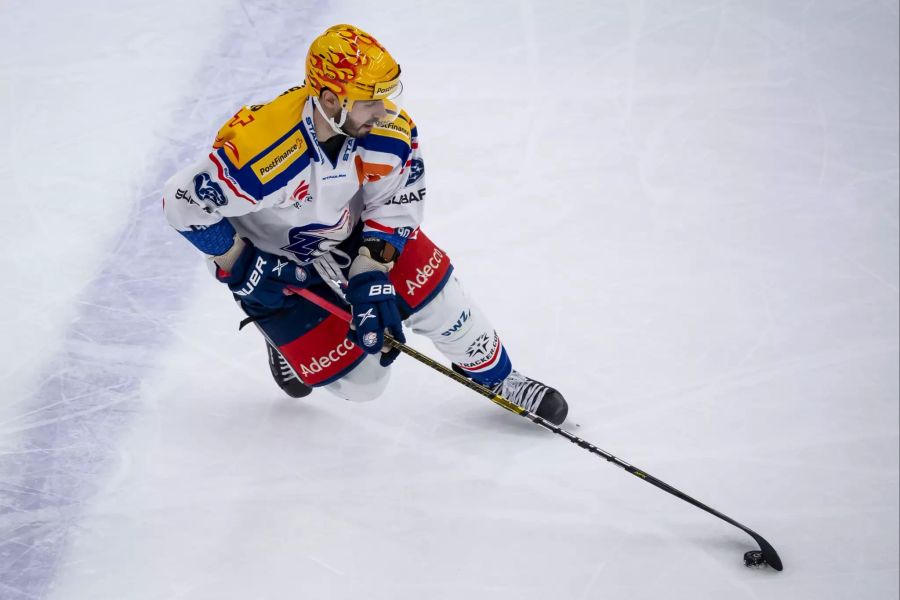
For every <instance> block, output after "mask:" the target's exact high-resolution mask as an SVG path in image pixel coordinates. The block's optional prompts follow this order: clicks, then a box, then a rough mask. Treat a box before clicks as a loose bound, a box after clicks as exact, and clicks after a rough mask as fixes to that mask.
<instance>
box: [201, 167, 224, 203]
mask: <svg viewBox="0 0 900 600" xmlns="http://www.w3.org/2000/svg"><path fill="white" fill-rule="evenodd" d="M194 193H196V194H197V197H198V198H200V199H201V200H205V201H207V202H212V203H213V204H215V205H216V206H225V205H226V204H228V198H226V197H225V193H224V192H222V188H221V186H219V184H218V183H216V182H215V181H213V180H212V179H211V178H210V176H209V175H207V174H206V173H197V175H195V176H194Z"/></svg>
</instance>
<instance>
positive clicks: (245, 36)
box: [0, 0, 326, 600]
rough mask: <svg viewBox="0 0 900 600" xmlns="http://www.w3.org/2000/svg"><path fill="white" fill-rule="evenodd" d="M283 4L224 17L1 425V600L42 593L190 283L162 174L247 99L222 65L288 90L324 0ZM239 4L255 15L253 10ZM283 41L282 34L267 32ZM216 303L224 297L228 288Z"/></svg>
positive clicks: (186, 250)
mask: <svg viewBox="0 0 900 600" xmlns="http://www.w3.org/2000/svg"><path fill="white" fill-rule="evenodd" d="M276 4H279V3H276ZM280 4H283V6H272V3H266V6H264V7H253V6H252V3H248V2H243V3H242V4H241V6H240V7H239V8H238V9H236V10H235V14H233V15H229V19H228V20H227V23H229V24H230V29H229V30H226V31H225V32H224V33H223V35H222V38H221V39H222V40H223V41H222V46H221V47H220V48H217V49H216V50H215V51H214V52H213V53H212V55H211V58H210V61H208V64H206V65H205V66H204V68H202V69H201V70H200V73H199V74H198V76H197V78H196V81H197V85H196V91H195V96H187V95H186V96H185V98H186V101H185V103H184V105H183V108H182V109H181V112H179V113H177V114H175V115H172V122H173V124H174V125H173V132H177V133H173V134H172V135H171V136H170V137H169V138H168V139H165V140H163V142H164V143H165V144H166V145H167V147H162V145H161V147H159V148H156V149H154V150H152V151H153V152H155V153H156V154H157V155H158V156H159V157H160V158H159V164H158V165H157V166H156V168H155V169H152V170H151V172H153V173H155V177H154V178H153V179H152V180H150V181H147V182H144V185H143V186H142V188H141V189H140V191H139V193H138V194H137V196H138V199H137V202H136V204H135V209H134V214H133V216H132V218H131V219H130V221H129V223H128V225H127V226H126V230H125V231H124V232H123V234H122V236H121V239H120V241H119V243H118V244H117V246H116V247H115V249H114V251H113V252H112V254H111V259H110V260H109V262H108V264H106V266H105V267H104V268H103V270H102V272H101V273H100V275H99V276H98V277H97V278H96V280H94V281H93V283H92V284H91V285H90V286H89V287H88V288H87V290H86V291H85V292H84V294H83V296H82V298H81V301H80V306H81V310H80V311H79V314H78V318H77V319H76V320H75V322H74V324H73V325H72V327H71V329H70V330H69V331H68V332H67V333H66V335H65V337H64V339H62V341H61V343H60V346H59V348H58V350H57V354H56V355H55V356H54V357H52V358H51V359H50V360H49V361H48V364H47V367H46V372H45V375H44V377H43V383H42V384H41V385H40V387H39V388H38V390H37V391H36V392H35V393H34V395H33V396H32V397H31V398H30V399H29V400H28V401H26V404H25V406H26V408H25V409H24V410H23V411H22V413H21V414H20V415H19V416H18V417H17V418H16V419H14V420H13V421H12V422H11V423H10V425H11V427H12V428H11V430H10V432H11V433H15V432H18V433H20V434H21V435H22V441H21V445H20V447H18V448H12V449H11V451H10V452H8V453H6V454H3V455H0V472H2V473H3V478H2V480H0V524H2V528H0V597H2V598H4V600H19V599H26V598H27V599H29V600H34V599H37V598H44V597H46V596H47V594H48V592H49V590H50V586H51V583H52V581H53V579H54V577H55V575H56V573H57V570H58V567H59V564H60V562H61V559H62V557H63V555H64V554H63V553H64V550H65V547H66V542H67V539H68V535H69V531H70V530H71V528H72V527H74V526H76V525H77V523H78V521H79V518H80V516H81V514H82V507H84V506H85V505H87V504H88V503H90V501H91V499H92V498H93V497H94V495H95V494H96V493H97V492H98V491H99V490H100V489H101V487H102V485H103V483H104V475H105V474H106V473H107V472H108V470H109V468H110V467H111V465H112V461H113V460H114V458H115V456H116V453H117V445H118V443H119V440H120V437H121V434H122V433H123V431H124V430H125V429H126V428H127V427H128V426H129V424H130V423H131V422H132V421H133V420H134V419H135V418H136V416H137V415H139V414H140V413H141V411H142V407H141V404H140V401H139V398H138V394H137V392H138V390H139V387H140V384H141V380H142V377H143V376H144V375H145V373H146V372H147V371H148V369H149V368H150V367H152V366H154V365H155V363H156V362H157V361H158V357H159V353H160V351H162V350H163V349H164V348H165V347H166V345H167V344H168V341H169V339H170V338H171V337H172V336H171V333H170V330H169V328H170V325H169V323H172V322H173V321H174V320H175V317H176V315H177V314H178V313H179V311H181V310H182V309H183V307H184V302H183V300H182V298H183V297H184V296H186V295H187V294H186V293H185V292H186V290H190V289H191V287H192V286H193V285H194V283H195V279H194V275H195V273H196V272H195V271H194V270H192V269H190V268H185V266H186V265H190V264H191V263H192V261H198V260H202V259H201V258H200V255H199V254H198V253H197V251H196V250H195V249H193V248H191V246H190V245H189V244H188V243H186V242H185V241H184V240H182V239H181V236H179V235H178V234H177V232H176V231H175V230H174V229H172V228H171V227H169V226H168V224H167V223H166V222H165V218H164V216H163V212H162V207H161V204H160V198H161V189H162V184H163V183H164V181H165V180H166V178H167V177H168V176H169V175H170V174H172V173H174V171H175V170H176V169H177V168H178V167H179V166H181V165H184V164H186V163H187V162H189V161H190V160H191V159H192V158H196V157H198V156H200V154H199V153H200V152H201V151H202V149H203V148H204V147H207V145H208V141H209V140H211V139H212V136H214V134H215V131H214V130H212V131H210V126H209V122H208V121H209V120H210V119H212V118H220V119H222V120H223V121H224V120H225V119H227V118H228V115H230V114H231V113H228V112H227V111H228V110H231V111H232V112H233V110H234V107H235V106H237V105H239V104H240V103H241V102H242V101H244V100H245V98H242V97H240V95H239V94H238V93H236V92H234V89H235V88H234V81H233V78H229V76H228V72H227V71H226V69H225V68H223V67H221V66H219V64H220V63H227V64H228V65H239V66H240V69H239V74H240V75H243V76H244V79H243V80H242V81H241V84H242V85H243V86H245V87H243V88H239V89H244V90H247V88H246V84H247V81H246V79H247V76H246V73H256V77H258V80H259V83H258V85H257V87H253V88H250V89H249V92H245V93H250V94H256V93H259V94H260V96H261V97H263V98H265V97H267V96H269V95H271V96H273V97H274V96H275V95H277V93H279V92H280V91H282V90H277V91H276V92H275V93H274V94H273V93H271V90H269V89H265V90H264V91H260V90H263V86H272V85H276V86H282V85H283V86H284V89H286V88H287V87H290V86H291V85H295V84H296V83H297V82H298V81H299V80H302V78H303V74H302V65H303V61H302V56H299V55H298V51H297V48H303V47H305V46H306V44H308V42H309V40H310V37H309V36H308V35H307V33H306V32H309V33H313V31H312V27H313V25H312V24H315V23H318V20H317V15H319V14H321V13H323V12H324V11H323V8H324V7H325V6H326V2H325V1H324V0H323V1H320V2H315V3H313V4H312V5H309V6H305V7H298V6H297V5H296V4H294V3H290V2H286V1H284V2H281V3H280ZM248 9H251V10H254V11H256V12H258V13H259V14H256V13H254V15H253V17H251V15H250V14H249V12H248ZM284 39H290V40H291V43H290V44H281V45H278V44H275V43H274V42H273V43H272V44H270V45H267V42H266V40H284ZM301 54H302V53H301ZM298 56H299V57H298ZM298 71H299V72H298ZM222 111H225V112H222ZM220 113H221V114H220ZM198 115H199V118H198ZM222 301H223V302H229V301H230V300H229V298H228V296H227V294H225V295H223V298H222ZM264 367H265V365H261V368H264Z"/></svg>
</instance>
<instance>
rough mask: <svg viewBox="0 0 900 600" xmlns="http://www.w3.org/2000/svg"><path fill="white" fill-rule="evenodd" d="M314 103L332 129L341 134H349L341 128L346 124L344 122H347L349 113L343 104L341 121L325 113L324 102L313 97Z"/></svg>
mask: <svg viewBox="0 0 900 600" xmlns="http://www.w3.org/2000/svg"><path fill="white" fill-rule="evenodd" d="M313 104H314V105H315V106H316V110H318V111H319V114H320V115H322V118H323V119H325V122H326V123H328V126H329V127H331V130H332V131H334V132H335V133H337V134H339V135H347V134H346V133H345V132H344V131H343V130H342V129H341V127H343V126H344V123H346V122H347V115H348V114H349V113H348V112H347V111H346V110H344V107H343V106H342V107H341V112H340V117H341V119H340V121H335V120H334V118H333V117H329V116H328V115H326V114H325V109H324V108H322V104H321V103H320V102H319V99H318V98H316V97H313Z"/></svg>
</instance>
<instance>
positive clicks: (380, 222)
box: [356, 112, 425, 251]
mask: <svg viewBox="0 0 900 600" xmlns="http://www.w3.org/2000/svg"><path fill="white" fill-rule="evenodd" d="M359 143H360V146H361V147H362V148H364V149H365V152H361V153H360V155H358V156H357V157H356V159H357V165H356V167H357V173H358V175H359V177H360V182H361V183H362V184H363V213H362V218H363V224H364V228H363V233H364V235H366V236H369V237H376V238H380V239H383V240H385V241H387V242H389V243H391V244H392V245H393V246H394V247H395V248H397V249H398V250H400V251H402V250H403V247H404V246H405V244H406V240H407V238H408V237H409V236H410V235H411V234H412V232H413V231H415V229H416V228H417V227H419V225H420V223H421V222H422V218H423V216H424V200H425V162H424V160H423V159H422V154H421V151H420V149H419V140H418V129H417V128H416V126H415V124H414V123H413V121H412V119H410V118H409V115H407V114H406V113H405V112H402V113H401V114H400V117H398V118H397V120H395V121H394V122H393V123H390V124H389V125H381V126H379V127H377V128H375V129H373V131H372V133H370V134H369V135H367V136H365V137H364V138H361V139H360V142H359Z"/></svg>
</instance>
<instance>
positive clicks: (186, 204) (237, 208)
mask: <svg viewBox="0 0 900 600" xmlns="http://www.w3.org/2000/svg"><path fill="white" fill-rule="evenodd" d="M214 168H215V167H214V165H212V164H211V163H210V161H209V160H208V159H203V160H200V161H197V162H195V163H193V164H191V165H189V166H187V167H185V168H183V169H181V170H180V171H178V172H177V173H175V175H173V176H172V177H171V178H169V180H168V181H167V182H166V185H165V188H164V190H163V210H164V212H165V215H166V220H167V221H168V222H169V224H170V225H171V226H172V227H174V228H175V229H176V231H178V232H179V233H180V234H181V235H183V236H184V237H185V238H186V239H187V240H188V241H189V242H191V243H192V244H193V245H194V246H196V247H197V249H199V250H200V251H201V252H203V253H205V254H209V255H211V256H217V255H219V254H223V253H225V252H226V251H227V250H228V249H229V248H230V247H231V245H232V243H233V241H234V233H235V229H234V227H233V226H232V225H231V223H230V222H229V221H228V219H227V217H238V216H241V215H245V214H248V213H250V212H253V211H255V210H258V209H259V208H260V206H261V203H252V204H251V203H246V202H243V201H239V200H240V199H239V198H235V197H234V194H230V193H228V192H227V191H226V190H225V189H224V188H223V186H222V185H221V184H220V183H219V182H218V181H217V180H216V179H215V178H214V175H213V173H212V171H213V170H214Z"/></svg>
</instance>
